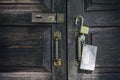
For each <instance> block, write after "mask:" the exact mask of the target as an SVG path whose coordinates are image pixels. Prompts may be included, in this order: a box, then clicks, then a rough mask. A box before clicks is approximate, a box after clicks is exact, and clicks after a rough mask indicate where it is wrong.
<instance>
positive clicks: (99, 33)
mask: <svg viewBox="0 0 120 80" xmlns="http://www.w3.org/2000/svg"><path fill="white" fill-rule="evenodd" d="M78 15H81V16H83V17H84V19H85V20H84V25H86V26H89V27H90V31H89V35H88V36H87V38H88V40H87V43H89V44H92V45H96V46H98V53H97V58H96V67H95V70H94V71H93V72H92V73H89V71H85V72H82V71H81V70H79V68H78V66H76V64H75V63H76V61H75V58H76V57H75V54H76V45H77V44H76V41H75V39H76V37H75V32H76V29H77V28H76V27H75V26H74V24H73V21H72V19H73V16H78ZM119 27H120V1H119V0H68V79H69V80H120V28H119ZM78 70H79V72H78Z"/></svg>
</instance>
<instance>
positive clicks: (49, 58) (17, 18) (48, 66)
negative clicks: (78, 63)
mask: <svg viewBox="0 0 120 80" xmlns="http://www.w3.org/2000/svg"><path fill="white" fill-rule="evenodd" d="M56 4H57V5H56ZM33 12H40V13H44V12H45V13H48V14H49V12H50V13H51V12H56V13H58V12H59V13H63V14H64V13H66V0H59V1H58V0H0V46H1V47H0V73H1V74H0V80H7V79H8V80H17V79H20V80H66V21H65V22H64V23H63V24H57V25H54V24H44V23H32V22H31V21H32V19H31V14H32V13H33ZM55 31H60V32H61V33H62V39H61V40H60V43H59V46H60V47H59V54H60V57H61V59H62V65H61V66H60V67H55V66H54V64H53V60H54V46H53V45H54V39H53V33H54V32H55ZM3 72H4V73H5V74H4V73H3ZM24 72H26V73H24Z"/></svg>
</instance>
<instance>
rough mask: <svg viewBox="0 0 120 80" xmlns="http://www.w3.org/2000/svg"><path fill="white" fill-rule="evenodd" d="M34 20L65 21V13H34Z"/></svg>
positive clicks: (45, 21) (40, 21)
mask: <svg viewBox="0 0 120 80" xmlns="http://www.w3.org/2000/svg"><path fill="white" fill-rule="evenodd" d="M32 22H39V23H63V22H64V14H62V13H32Z"/></svg>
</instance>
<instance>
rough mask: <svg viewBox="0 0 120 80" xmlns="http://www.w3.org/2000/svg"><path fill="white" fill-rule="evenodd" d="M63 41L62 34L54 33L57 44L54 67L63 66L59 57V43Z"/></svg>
mask: <svg viewBox="0 0 120 80" xmlns="http://www.w3.org/2000/svg"><path fill="white" fill-rule="evenodd" d="M60 39H61V32H59V31H58V32H55V33H54V42H55V54H54V66H56V67H59V66H61V62H62V61H61V58H60V57H59V55H60V53H59V41H60Z"/></svg>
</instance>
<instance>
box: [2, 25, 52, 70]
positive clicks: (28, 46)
mask: <svg viewBox="0 0 120 80" xmlns="http://www.w3.org/2000/svg"><path fill="white" fill-rule="evenodd" d="M46 32H47V35H45V33H46ZM49 33H51V31H50V29H49V28H47V29H46V28H41V27H40V28H39V27H36V29H34V27H1V29H0V67H4V66H6V68H7V66H8V67H9V66H10V67H12V66H14V67H19V66H22V67H28V68H29V67H42V66H44V67H46V66H45V65H44V64H48V65H47V68H48V70H51V57H50V56H49V55H51V48H50V47H51V46H50V45H51V39H50V38H51V37H50V34H49ZM48 34H49V35H48ZM44 40H45V41H44ZM44 45H46V46H44ZM46 48H47V50H46ZM47 51H48V52H47ZM45 54H49V55H45ZM44 58H45V59H44ZM44 60H47V62H46V61H44ZM9 69H10V68H9ZM18 69H19V68H18ZM31 69H32V68H31Z"/></svg>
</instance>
